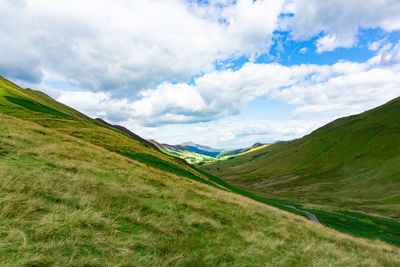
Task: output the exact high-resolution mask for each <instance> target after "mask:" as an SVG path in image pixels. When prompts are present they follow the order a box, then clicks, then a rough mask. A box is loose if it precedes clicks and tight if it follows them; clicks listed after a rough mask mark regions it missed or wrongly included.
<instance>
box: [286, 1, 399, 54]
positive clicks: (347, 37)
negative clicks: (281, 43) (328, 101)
mask: <svg viewBox="0 0 400 267" xmlns="http://www.w3.org/2000/svg"><path fill="white" fill-rule="evenodd" d="M284 12H285V13H288V14H293V16H292V17H286V18H284V19H283V20H282V21H281V27H282V28H283V29H290V30H291V34H292V36H293V38H294V39H295V40H307V39H309V38H311V37H313V36H317V35H318V34H321V33H323V36H322V37H321V38H319V39H318V40H317V42H316V45H317V49H318V52H319V53H322V52H324V51H332V50H334V49H335V48H337V47H351V46H354V45H356V44H357V33H358V30H359V28H360V27H362V28H381V29H383V30H385V31H389V32H390V31H394V30H400V1H397V0H352V1H348V0H334V1H320V0H290V1H288V4H287V5H286V6H285V11H284Z"/></svg>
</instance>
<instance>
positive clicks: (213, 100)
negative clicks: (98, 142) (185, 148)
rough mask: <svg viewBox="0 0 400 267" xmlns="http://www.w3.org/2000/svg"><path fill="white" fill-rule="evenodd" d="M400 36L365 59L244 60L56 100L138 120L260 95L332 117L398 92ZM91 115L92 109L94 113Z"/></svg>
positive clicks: (191, 116)
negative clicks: (130, 91)
mask: <svg viewBox="0 0 400 267" xmlns="http://www.w3.org/2000/svg"><path fill="white" fill-rule="evenodd" d="M399 84H400V42H399V43H398V44H396V45H394V46H384V47H383V48H381V49H380V50H379V51H378V52H377V55H376V56H375V57H373V58H371V59H370V60H368V61H366V62H364V63H354V62H345V61H343V62H339V63H336V64H334V65H332V66H328V65H323V66H320V65H295V66H283V65H279V64H275V63H274V64H255V63H247V64H245V65H244V66H243V67H242V68H241V69H239V70H236V71H234V70H230V69H228V70H221V71H214V72H210V73H207V74H205V75H203V76H201V77H199V78H197V79H195V80H194V84H193V85H189V84H186V83H176V84H171V83H167V82H165V83H162V84H160V85H159V86H157V87H156V88H155V89H151V90H143V91H141V94H140V95H141V98H140V99H139V100H136V101H128V99H126V98H125V99H120V100H117V99H113V98H111V97H110V95H107V94H104V93H88V92H86V93H83V92H63V93H62V95H61V97H60V98H58V100H59V101H61V102H63V103H66V104H68V105H71V106H73V107H75V108H77V109H79V110H81V111H84V112H86V113H88V114H95V113H94V112H95V111H104V112H106V114H107V117H106V118H108V119H111V120H113V121H115V122H123V121H126V120H127V119H128V118H131V119H132V120H136V121H137V123H138V124H141V125H142V126H159V125H165V124H182V123H198V122H206V121H213V120H217V119H220V118H223V117H225V116H227V115H235V114H238V113H239V112H240V110H242V109H243V108H244V107H245V106H246V105H247V103H248V102H249V101H251V100H253V99H255V98H257V97H260V96H269V97H270V98H274V99H277V100H279V101H283V102H286V103H288V104H290V105H293V106H294V110H293V112H292V115H293V116H295V117H296V118H312V117H318V116H319V117H321V116H322V117H325V118H327V117H328V118H334V117H338V116H344V115H349V114H354V113H357V112H361V111H363V110H366V109H369V108H373V107H375V106H378V105H381V104H383V103H385V102H386V101H389V100H390V99H392V98H395V97H397V96H399V95H400V86H399ZM92 116H94V115H92Z"/></svg>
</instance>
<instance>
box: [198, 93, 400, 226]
mask: <svg viewBox="0 0 400 267" xmlns="http://www.w3.org/2000/svg"><path fill="white" fill-rule="evenodd" d="M203 168H204V169H205V170H206V171H209V172H211V173H213V174H214V175H217V176H219V177H222V178H224V179H225V180H227V181H229V182H231V183H233V184H235V185H237V186H240V187H242V188H248V189H250V190H252V191H253V192H257V193H258V194H260V195H264V196H269V197H275V198H286V199H291V200H294V201H299V202H301V203H314V204H315V205H309V207H319V206H318V205H322V207H323V208H333V207H335V208H338V207H340V208H346V209H352V210H356V211H362V212H366V213H370V214H376V215H382V216H390V217H393V218H399V216H400V214H399V210H400V98H397V99H394V100H393V101H391V102H389V103H387V104H386V105H383V106H381V107H378V108H376V109H373V110H370V111H367V112H364V113H362V114H359V115H355V116H350V117H346V118H342V119H338V120H336V121H334V122H332V123H330V124H328V125H326V126H324V127H322V128H320V129H318V130H316V131H314V132H313V133H311V134H309V135H307V136H305V137H303V138H301V139H297V140H294V141H291V142H284V143H278V144H274V145H271V146H269V147H267V148H264V149H260V150H258V151H255V152H253V153H247V154H244V155H242V156H237V157H235V158H234V159H232V160H227V161H220V162H215V163H213V164H208V165H205V166H204V167H203Z"/></svg>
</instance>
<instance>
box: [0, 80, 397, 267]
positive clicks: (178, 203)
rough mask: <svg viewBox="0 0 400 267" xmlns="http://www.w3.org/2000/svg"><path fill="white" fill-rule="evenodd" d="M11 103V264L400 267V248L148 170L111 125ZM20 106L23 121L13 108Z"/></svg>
mask: <svg viewBox="0 0 400 267" xmlns="http://www.w3.org/2000/svg"><path fill="white" fill-rule="evenodd" d="M5 86H9V85H7V84H4V82H3V84H2V85H1V86H0V88H2V90H3V91H2V93H3V95H4V87H5ZM5 103H6V102H5V101H4V100H2V103H1V104H2V105H1V106H0V110H1V111H2V112H1V113H2V114H0V122H1V128H0V236H1V238H0V261H1V263H2V265H3V266H7V265H8V266H22V265H29V266H44V265H56V266H68V265H69V266H82V265H85V264H87V265H91V266H96V265H99V266H100V265H110V266H111V265H112V266H115V265H117V264H121V265H123V264H127V265H128V264H133V263H135V265H136V266H137V265H168V264H169V265H210V266H215V265H237V266H239V265H240V266H257V265H258V266H261V265H265V263H266V262H268V263H269V264H271V265H281V266H298V265H299V263H301V265H302V266H316V265H319V266H327V265H330V266H343V265H347V266H348V265H353V266H355V265H369V266H394V265H398V264H400V250H399V249H398V248H396V247H393V246H390V245H387V244H385V243H382V242H380V241H366V240H363V239H358V238H354V237H350V236H347V235H344V234H340V233H338V232H336V231H334V230H331V229H328V228H325V227H323V226H320V225H316V224H314V223H311V222H309V221H307V220H305V219H303V218H302V217H299V216H293V215H291V214H288V213H285V212H283V211H279V210H277V209H274V208H272V207H268V206H266V205H263V204H260V203H257V202H254V201H252V200H249V199H247V198H244V197H241V196H239V195H236V194H233V193H229V192H226V191H222V190H219V189H216V188H215V187H210V186H207V185H205V184H203V183H197V182H195V181H191V180H188V179H185V178H184V177H181V176H177V175H173V174H171V173H169V172H165V171H162V170H159V169H155V168H152V167H149V166H146V165H144V164H142V163H140V162H137V161H135V160H132V159H130V158H127V157H125V156H122V155H120V154H119V153H115V152H112V151H110V149H108V147H105V146H104V144H103V143H102V142H99V143H96V142H94V141H93V139H92V138H88V137H87V135H90V133H93V134H94V135H95V136H98V133H97V132H95V131H94V130H99V129H100V128H98V129H97V128H96V129H92V131H88V132H87V133H85V134H83V136H84V138H81V137H80V136H79V135H78V134H76V133H75V135H77V137H75V136H73V135H71V129H70V128H69V127H71V126H69V127H66V129H67V130H64V128H60V126H59V123H55V126H54V127H53V123H52V122H51V121H52V120H54V119H55V118H53V117H51V118H50V117H49V118H45V117H44V116H43V117H42V119H41V120H39V118H38V117H36V115H37V114H36V115H35V116H34V117H35V118H33V117H32V116H33V114H30V115H29V113H30V112H29V111H25V110H21V109H19V108H18V107H17V108H15V107H12V108H10V107H7V106H5V105H6V104H5ZM53 108H56V106H53ZM12 110H14V114H13V115H14V116H9V115H4V113H10V111H12ZM3 111H4V112H3ZM50 111H51V110H50ZM50 111H49V112H50ZM63 111H65V114H70V115H72V116H74V115H76V114H73V113H74V112H72V111H71V110H69V109H65V110H63ZM11 113H13V112H11ZM22 114H23V115H22ZM15 115H18V117H19V118H17V117H15ZM58 115H60V114H58ZM84 119H86V118H85V117H84ZM56 121H57V120H56ZM38 122H39V123H40V124H42V125H44V126H41V125H39V124H38ZM64 123H66V121H64ZM71 123H72V122H71ZM85 127H89V126H85ZM85 127H83V131H85V129H86V128H85ZM60 129H62V130H60ZM78 130H79V128H76V131H78ZM118 134H119V133H118ZM122 137H123V135H121V137H120V139H121V138H122ZM129 142H132V143H134V144H135V145H137V144H136V143H135V142H134V141H133V140H130V141H129ZM129 142H128V141H126V142H122V145H123V147H124V148H126V147H128V144H127V143H129ZM138 149H139V147H138Z"/></svg>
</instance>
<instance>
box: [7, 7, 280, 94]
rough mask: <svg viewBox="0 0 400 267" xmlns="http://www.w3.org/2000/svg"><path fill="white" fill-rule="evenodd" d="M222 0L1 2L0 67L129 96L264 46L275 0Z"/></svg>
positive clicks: (20, 75) (21, 76)
mask: <svg viewBox="0 0 400 267" xmlns="http://www.w3.org/2000/svg"><path fill="white" fill-rule="evenodd" d="M223 2H224V3H223V5H221V2H220V1H218V2H214V3H213V4H209V5H202V6H201V7H199V8H198V9H194V8H192V7H191V4H190V2H185V1H181V0H166V1H160V0H149V1H139V0H136V1H126V0H117V1H116V0H113V1H111V0H103V1H98V0H87V1H79V0H68V1H66V0H60V1H52V0H25V1H23V0H19V1H11V0H1V1H0V49H1V51H2V53H1V56H0V66H3V67H2V68H1V69H0V71H1V72H2V74H3V75H5V76H7V77H9V78H12V79H18V80H24V81H30V82H36V83H40V82H41V81H42V80H43V79H46V80H52V79H56V80H62V81H66V82H68V83H70V84H72V85H74V86H76V87H79V88H81V89H86V90H91V91H108V92H111V93H112V94H113V96H114V97H131V98H133V97H135V96H136V93H137V92H138V91H139V90H142V89H146V88H151V87H153V88H154V87H155V86H157V85H158V84H159V83H160V82H163V81H166V80H168V81H171V80H172V81H187V80H189V79H190V78H191V77H192V76H193V75H195V74H198V73H202V72H207V71H211V70H213V69H214V66H215V62H216V61H218V60H225V59H227V58H232V57H233V58H234V57H239V56H243V55H244V56H249V57H254V56H256V55H257V54H259V53H263V51H265V50H266V49H268V46H269V40H270V39H271V38H272V34H273V31H274V29H275V28H276V23H277V20H278V16H279V13H280V11H281V8H282V3H283V0H278V1H275V0H264V1H256V2H253V1H247V0H239V1H236V2H232V1H223ZM201 10H203V12H201Z"/></svg>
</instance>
